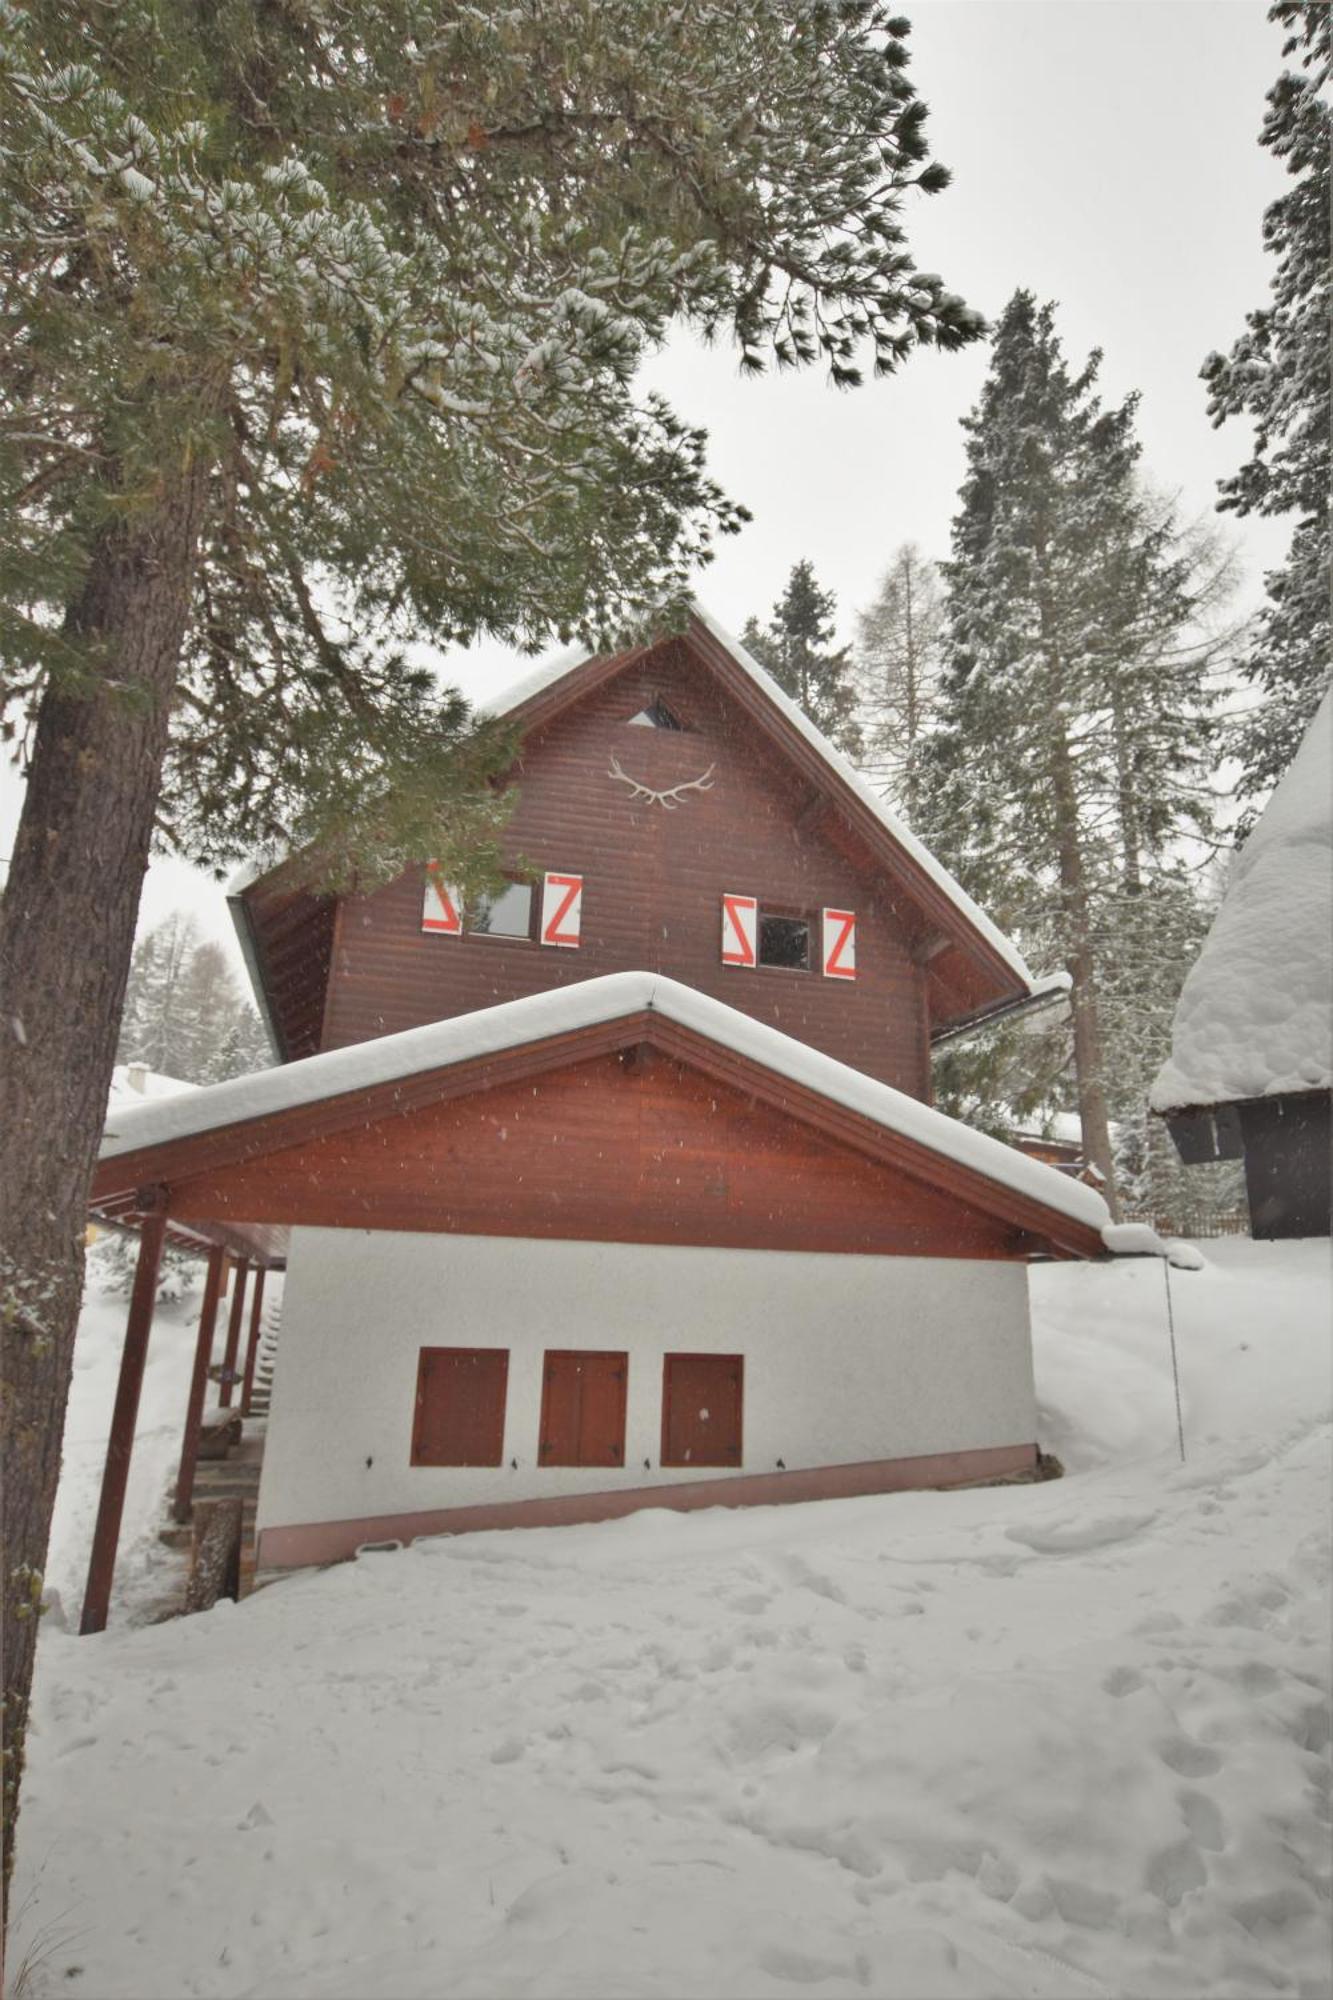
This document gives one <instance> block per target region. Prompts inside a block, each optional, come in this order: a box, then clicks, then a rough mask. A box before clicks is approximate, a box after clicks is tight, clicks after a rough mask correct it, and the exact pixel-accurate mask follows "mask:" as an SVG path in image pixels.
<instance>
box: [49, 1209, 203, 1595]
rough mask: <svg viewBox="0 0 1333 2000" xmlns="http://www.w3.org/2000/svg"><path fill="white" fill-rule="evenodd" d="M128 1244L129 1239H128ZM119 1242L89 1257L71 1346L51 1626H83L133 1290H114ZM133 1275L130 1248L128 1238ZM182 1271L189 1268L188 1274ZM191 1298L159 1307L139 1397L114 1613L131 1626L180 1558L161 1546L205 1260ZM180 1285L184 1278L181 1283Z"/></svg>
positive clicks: (109, 1239) (106, 1243)
mask: <svg viewBox="0 0 1333 2000" xmlns="http://www.w3.org/2000/svg"><path fill="white" fill-rule="evenodd" d="M122 1240H124V1239H122ZM116 1241H117V1239H116V1238H115V1237H114V1236H112V1235H110V1234H103V1235H102V1236H100V1237H99V1239H98V1241H97V1242H96V1243H94V1244H93V1246H92V1248H91V1249H90V1250H89V1252H88V1281H87V1287H86V1290H85V1293H84V1304H83V1312H82V1315H81V1316H80V1319H79V1333H78V1339H77V1341H76V1342H75V1347H74V1378H73V1381H72V1382H71V1384H70V1392H69V1408H68V1411H67V1414H66V1418H65V1450H64V1463H63V1465H62V1468H61V1478H60V1487H59V1490H58V1492H57V1494H56V1511H55V1517H54V1519H53V1520H52V1523H51V1545H50V1548H49V1549H48V1551H47V1559H46V1579H47V1592H48V1596H50V1597H52V1598H53V1599H54V1600H55V1601H54V1602H53V1604H52V1605H51V1607H50V1609H49V1610H48V1613H47V1621H48V1625H61V1624H66V1625H68V1626H69V1628H70V1629H71V1630H72V1631H75V1632H77V1631H78V1628H79V1612H80V1608H81V1606H82V1603H83V1589H84V1584H85V1583H86V1581H87V1575H88V1551H89V1548H90V1547H91V1544H92V1536H93V1523H94V1521H95V1520H96V1518H97V1502H98V1498H99V1495H100V1493H101V1481H102V1466H103V1463H104V1461H105V1457H106V1441H107V1431H108V1428H109V1426H110V1421H111V1405H112V1402H113V1401H114V1399H115V1394H116V1379H117V1377H118V1375H119V1373H120V1353H121V1347H122V1345H123V1343H124V1339H125V1317H126V1314H127V1312H128V1311H129V1298H128V1294H127V1292H125V1291H123V1290H117V1289H116V1284H115V1277H116V1268H117V1267H116V1263H115V1245H116ZM129 1247H130V1251H131V1260H130V1263H129V1268H130V1269H131V1270H132V1269H133V1262H132V1252H133V1248H134V1245H133V1241H132V1239H130V1240H129ZM181 1268H182V1269H183V1268H185V1267H183V1266H182V1267H181ZM197 1269H198V1276H197V1278H196V1279H195V1282H194V1284H193V1288H192V1289H190V1290H189V1291H187V1292H186V1294H185V1296H183V1297H178V1298H176V1299H173V1300H172V1301H171V1302H170V1303H163V1302H162V1301H159V1303H158V1305H157V1308H156V1310H155V1312H154V1314H153V1330H152V1336H151V1338H150V1340H149V1343H148V1359H147V1362H146V1364H145V1367H144V1379H143V1387H142V1389H141V1391H140V1394H139V1419H138V1427H137V1430H136V1432H135V1439H134V1453H133V1456H132V1458H131V1460H130V1477H129V1485H128V1488H127V1490H126V1494H125V1513H124V1516H123V1519H122V1521H121V1531H120V1557H119V1561H118V1564H117V1570H116V1595H115V1600H114V1605H113V1615H114V1616H116V1617H117V1618H118V1619H126V1618H130V1619H134V1618H138V1617H141V1616H143V1615H145V1614H147V1613H148V1612H149V1611H150V1609H151V1607H152V1606H154V1605H155V1604H158V1603H160V1601H161V1600H162V1597H163V1595H164V1593H165V1592H167V1591H168V1590H169V1589H170V1587H171V1584H172V1582H173V1580H176V1579H178V1578H179V1561H178V1559H176V1558H175V1557H173V1556H172V1555H171V1554H170V1553H169V1552H168V1551H167V1550H165V1549H164V1548H162V1546H161V1544H160V1543H159V1542H158V1539H157V1535H158V1530H159V1528H161V1527H162V1525H163V1512H162V1500H163V1494H164V1493H165V1491H166V1488H167V1484H168V1482H169V1480H170V1479H171V1478H172V1476H173V1474H174V1473H175V1470H176V1466H177V1464H178V1462H179V1460H180V1449H181V1431H182V1428H183V1426H184V1423H185V1403H186V1398H187V1396H188V1394H189V1387H190V1370H191V1368H192V1366H193V1363H194V1349H195V1341H196V1338H197V1336H198V1331H199V1304H200V1295H201V1293H202V1290H203V1262H202V1260H200V1262H199V1264H198V1267H197ZM176 1282H177V1283H179V1282H180V1279H179V1277H178V1278H177V1280H176Z"/></svg>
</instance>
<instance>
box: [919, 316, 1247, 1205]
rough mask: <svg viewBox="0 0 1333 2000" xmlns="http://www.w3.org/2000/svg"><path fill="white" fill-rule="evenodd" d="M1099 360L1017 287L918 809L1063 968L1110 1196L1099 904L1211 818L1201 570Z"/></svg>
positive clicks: (1009, 916) (951, 566) (973, 420)
mask: <svg viewBox="0 0 1333 2000" xmlns="http://www.w3.org/2000/svg"><path fill="white" fill-rule="evenodd" d="M1099 366H1100V356H1099V355H1096V354H1094V355H1093V356H1092V357H1091V358H1090V360H1089V361H1088V363H1087V365H1086V366H1085V367H1084V368H1083V369H1082V370H1081V371H1079V372H1077V373H1075V372H1072V371H1071V370H1070V369H1069V367H1068V366H1067V365H1066V363H1065V360H1064V357H1063V355H1062V352H1061V348H1060V343H1059V340H1058V338H1057V336H1056V332H1055V313H1054V308H1053V307H1052V306H1049V305H1048V306H1044V307H1041V308H1040V309H1039V308H1038V307H1037V305H1036V304H1035V301H1034V300H1033V298H1032V296H1031V294H1030V293H1027V292H1018V293H1017V294H1015V296H1014V298H1013V299H1012V300H1011V302H1010V304H1009V306H1008V307H1007V309H1006V311H1005V313H1004V316H1003V318H1002V320H1001V322H1000V325H999V328H998V330H997V333H996V336H995V343H994V349H993V355H992V362H991V369H990V373H989V376H988V378H987V381H986V384H985V387H984V389H983V391H982V396H981V400H980V403H979V404H978V406H977V408H976V410H975V411H974V412H973V414H972V415H971V416H970V417H968V418H967V419H965V421H964V428H965V430H966V432H967V458H968V472H967V478H966V481H965V483H964V486H963V490H962V506H961V509H960V512H959V514H958V516H957V518H956V520H955V522H954V535H953V556H952V560H951V562H950V563H948V564H947V565H946V566H945V571H944V574H945V578H946V582H947V586H948V613H949V627H950V629H949V640H948V646H947V657H946V665H945V673H944V677H943V683H942V691H941V729H940V731H939V733H938V734H937V735H936V736H935V737H934V738H932V740H931V748H930V754H929V760H928V815H927V818H928V826H929V831H930V833H931V836H932V838H933V840H934V842H935V844H936V845H937V847H938V848H939V849H940V850H941V852H942V853H943V854H944V855H945V856H946V857H947V858H948V859H949V860H950V861H951V862H952V863H953V865H954V866H955V867H956V868H957V870H958V872H959V874H960V875H961V876H962V878H963V880H964V882H965V883H966V884H967V886H968V887H969V888H971V889H972V890H973V891H974V892H975V893H976V894H977V895H978V896H979V897H980V899H981V900H982V901H983V902H984V903H985V904H986V905H987V906H988V907H989V908H991V909H992V910H993V911H994V912H995V913H996V914H997V915H998V916H999V918H1000V919H1001V921H1002V922H1003V923H1005V924H1006V925H1008V926H1012V927H1013V928H1015V929H1016V930H1017V931H1018V932H1019V934H1020V935H1022V936H1023V937H1024V938H1025V941H1027V942H1028V944H1029V947H1030V948H1031V947H1032V946H1033V944H1034V943H1035V946H1036V949H1037V951H1038V952H1039V953H1040V957H1041V960H1042V962H1045V961H1046V958H1047V954H1048V952H1049V953H1050V954H1052V955H1054V957H1055V958H1056V960H1057V962H1060V963H1063V964H1064V965H1065V966H1066V967H1067V968H1068V971H1069V974H1070V979H1071V982H1072V992H1071V1007H1072V1017H1073V1070H1074V1087H1075V1095H1076V1099H1077V1106H1078V1111H1079V1114H1080V1117H1081V1120H1082V1126H1083V1143H1084V1150H1085V1152H1086V1154H1087V1157H1088V1158H1089V1159H1090V1160H1091V1161H1093V1162H1094V1163H1095V1165H1096V1166H1097V1167H1098V1168H1099V1169H1100V1171H1101V1172H1102V1174H1103V1175H1104V1177H1105V1180H1106V1184H1107V1187H1108V1190H1109V1192H1110V1195H1111V1199H1112V1202H1113V1203H1114V1201H1115V1198H1116V1195H1115V1170H1114V1161H1113V1157H1112V1147H1111V1140H1110V1132H1109V1118H1110V1109H1111V1102H1112V1099H1113V1098H1114V1097H1115V1096H1116V1095H1117V1094H1118V1087H1119V1079H1118V1077H1116V1076H1113V1075H1112V1073H1111V1070H1110V1066H1109V1053H1110V1052H1109V1044H1108V1031H1107V1019H1106V989H1107V983H1108V976H1109V973H1110V970H1111V968H1112V967H1113V966H1114V964H1115V931H1116V923H1115V918H1116V912H1117V910H1119V909H1122V908H1123V907H1124V906H1125V905H1126V904H1127V903H1128V904H1132V905H1133V906H1134V907H1135V908H1136V909H1137V908H1138V907H1139V906H1140V904H1142V903H1143V902H1144V901H1145V899H1150V898H1151V896H1152V894H1153V891H1154V887H1155V885H1156V883H1157V881H1158V880H1159V879H1160V878H1161V876H1162V873H1163V871H1166V870H1174V869H1175V868H1176V867H1177V865H1178V864H1177V862H1176V860H1175V859H1174V857H1173V853H1172V845H1173V841H1174V840H1175V839H1176V838H1177V837H1178V836H1179V835H1180V834H1181V833H1182V832H1184V831H1186V830H1188V829H1190V828H1194V829H1196V830H1197V829H1200V828H1202V827H1205V826H1206V825H1207V823H1208V817H1209V810H1210V797H1209V792H1208V787H1207V768H1208V762H1209V728H1210V725H1209V720H1208V712H1209V708H1210V697H1209V693H1208V687H1207V672H1206V670H1207V664H1208V659H1209V641H1208V639H1207V637H1206V635H1202V636H1201V635H1200V634H1198V633H1197V632H1195V630H1194V628H1195V626H1196V625H1197V622H1198V620H1199V619H1200V617H1201V615H1202V612H1203V609H1204V600H1205V598H1206V597H1207V596H1208V594H1209V592H1210V591H1211V589H1212V586H1213V575H1212V571H1211V569H1210V567H1209V564H1208V559H1207V555H1206V552H1205V553H1201V552H1200V551H1198V550H1196V549H1195V548H1193V547H1192V546H1190V544H1189V542H1188V539H1187V538H1184V537H1182V536H1181V535H1180V534H1179V533H1178V531H1177V529H1176V527H1175V524H1174V522H1173V521H1172V519H1171V517H1170V514H1169V512H1167V511H1165V510H1163V509H1162V508H1161V507H1160V506H1158V505H1157V504H1156V503H1154V502H1153V501H1152V500H1151V499H1150V498H1149V497H1147V496H1145V495H1144V493H1143V492H1142V490H1141V489H1140V487H1139V485H1138V484H1137V481H1136V477H1135V470H1136V463H1137V459H1138V456H1139V446H1138V443H1137V441H1136V439H1135V436H1134V410H1135V400H1136V399H1135V398H1134V397H1130V398H1128V399H1127V400H1126V402H1124V403H1123V404H1121V405H1120V406H1119V407H1118V408H1113V409H1108V408H1105V407H1103V405H1102V403H1101V402H1100V400H1099V399H1098V396H1097V394H1096V383H1097V376H1098V370H1099ZM1192 635H1193V642H1192ZM1148 907H1149V908H1150V907H1151V905H1150V902H1149V903H1148Z"/></svg>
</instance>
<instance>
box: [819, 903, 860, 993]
mask: <svg viewBox="0 0 1333 2000" xmlns="http://www.w3.org/2000/svg"><path fill="white" fill-rule="evenodd" d="M824 977H825V978H826V979H855V977H856V912H855V910H825V912H824Z"/></svg>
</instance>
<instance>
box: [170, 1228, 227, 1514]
mask: <svg viewBox="0 0 1333 2000" xmlns="http://www.w3.org/2000/svg"><path fill="white" fill-rule="evenodd" d="M226 1255H227V1253H226V1251H225V1250H224V1249H223V1247H222V1245H221V1244H220V1243H217V1244H215V1245H214V1246H213V1248H212V1250H211V1251H210V1252H209V1256H208V1275H207V1277H206V1278H205V1280H204V1302H203V1305H202V1306H201V1307H200V1309H199V1334H198V1338H197V1339H196V1341H195V1345H194V1372H193V1373H192V1375H191V1377H190V1394H189V1399H188V1401H187V1403H186V1405H185V1435H184V1437H183V1438H182V1440H181V1462H180V1470H179V1471H178V1473H177V1474H176V1497H175V1500H174V1502H173V1506H172V1512H173V1514H174V1515H175V1517H176V1519H177V1520H178V1521H188V1520H189V1518H190V1509H191V1506H192V1505H193V1502H194V1469H195V1466H196V1464H197V1463H198V1459H199V1426H200V1423H201V1422H202V1419H203V1414H204V1394H205V1391H206V1390H207V1388H208V1364H209V1362H210V1361H211V1360H212V1358H213V1330H214V1323H215V1321H216V1320H217V1316H218V1300H219V1298H220V1297H221V1296H222V1266H223V1263H224V1261H225V1259H226Z"/></svg>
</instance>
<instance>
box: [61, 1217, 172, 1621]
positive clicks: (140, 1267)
mask: <svg viewBox="0 0 1333 2000" xmlns="http://www.w3.org/2000/svg"><path fill="white" fill-rule="evenodd" d="M144 1198H145V1197H143V1196H141V1197H140V1199H141V1201H143V1200H144ZM152 1199H153V1203H154V1205H153V1207H152V1209H151V1211H150V1212H149V1213H148V1214H147V1215H146V1216H145V1217H144V1222H143V1227H142V1229H141V1231H140V1234H139V1257H138V1262H137V1263H136V1264H135V1267H134V1286H133V1290H132V1291H131V1293H130V1310H129V1315H128V1318H127V1320H126V1324H125V1345H124V1347H123V1348H122V1349H121V1355H120V1379H119V1381H118V1382H117V1384H116V1401H115V1406H114V1408H113V1409H112V1412H111V1435H110V1437H109V1438H108V1440H107V1448H106V1464H105V1466H104V1468H103V1472H102V1492H101V1497H100V1499H99V1500H98V1503H97V1524H96V1526H95V1527H94V1529H93V1547H92V1555H91V1557H90V1558H89V1562H88V1583H87V1588H86V1589H85V1591H84V1595H83V1616H82V1618H81V1619H80V1621H79V1630H80V1632H83V1633H87V1632H104V1631H105V1630H106V1621H107V1614H108V1612H109V1610H110V1608H111V1584H112V1580H113V1578H114V1576H115V1570H116V1544H117V1542H118V1541H119V1540H120V1523H121V1517H122V1515H123V1514H124V1512H125V1488H126V1485H127V1484H128V1481H129V1476H130V1454H131V1452H132V1451H133V1449H134V1424H135V1419H136V1417H137V1416H138V1414H139V1393H140V1390H141V1389H142V1388H143V1371H144V1364H145V1362H146V1361H147V1358H148V1335H149V1333H150V1331H151V1329H152V1324H153V1305H154V1303H155V1301H156V1298H157V1274H158V1271H159V1269H160V1268H161V1263H162V1245H163V1242H164V1241H165V1238H166V1233H167V1204H166V1191H165V1189H157V1190H155V1191H154V1193H153V1196H152Z"/></svg>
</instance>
